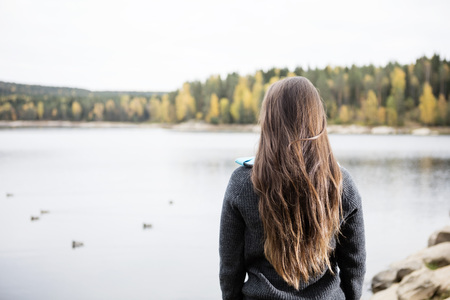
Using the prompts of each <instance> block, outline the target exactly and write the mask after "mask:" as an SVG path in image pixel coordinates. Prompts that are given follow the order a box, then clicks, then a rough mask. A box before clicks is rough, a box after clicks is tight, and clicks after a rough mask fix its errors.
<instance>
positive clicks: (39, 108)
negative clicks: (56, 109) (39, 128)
mask: <svg viewBox="0 0 450 300" xmlns="http://www.w3.org/2000/svg"><path fill="white" fill-rule="evenodd" d="M37 116H38V119H39V120H42V119H43V118H44V102H42V101H39V102H38V105H37Z"/></svg>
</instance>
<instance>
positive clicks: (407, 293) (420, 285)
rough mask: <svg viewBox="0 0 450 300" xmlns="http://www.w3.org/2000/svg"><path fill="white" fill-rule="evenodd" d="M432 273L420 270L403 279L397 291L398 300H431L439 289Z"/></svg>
mask: <svg viewBox="0 0 450 300" xmlns="http://www.w3.org/2000/svg"><path fill="white" fill-rule="evenodd" d="M434 273H435V272H434V271H431V270H429V269H428V268H422V269H420V270H417V271H414V272H413V273H411V274H409V275H408V276H406V277H405V278H403V280H402V281H401V282H400V284H399V286H398V289H397V296H398V299H399V300H423V299H429V298H431V297H432V296H433V295H434V293H435V292H436V291H437V289H438V287H439V285H438V284H437V283H436V278H435V274H434Z"/></svg>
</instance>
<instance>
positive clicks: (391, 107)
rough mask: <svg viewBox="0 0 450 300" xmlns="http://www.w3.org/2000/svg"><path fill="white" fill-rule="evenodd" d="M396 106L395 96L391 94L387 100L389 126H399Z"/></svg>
mask: <svg viewBox="0 0 450 300" xmlns="http://www.w3.org/2000/svg"><path fill="white" fill-rule="evenodd" d="M395 108H396V107H395V98H394V96H392V95H391V96H389V97H388V99H387V101H386V122H387V124H388V125H389V126H397V121H398V120H397V110H396V109H395Z"/></svg>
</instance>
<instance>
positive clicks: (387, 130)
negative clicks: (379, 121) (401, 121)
mask: <svg viewBox="0 0 450 300" xmlns="http://www.w3.org/2000/svg"><path fill="white" fill-rule="evenodd" d="M370 132H371V133H372V134H395V128H393V127H389V126H377V127H373V128H372V130H371V131H370Z"/></svg>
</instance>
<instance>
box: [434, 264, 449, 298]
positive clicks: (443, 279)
mask: <svg viewBox="0 0 450 300" xmlns="http://www.w3.org/2000/svg"><path fill="white" fill-rule="evenodd" d="M434 277H435V279H436V283H437V284H438V286H439V288H438V291H437V294H438V295H442V294H449V293H450V266H446V267H443V268H440V269H437V270H436V271H434Z"/></svg>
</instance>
